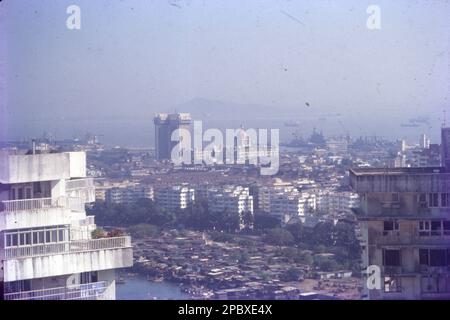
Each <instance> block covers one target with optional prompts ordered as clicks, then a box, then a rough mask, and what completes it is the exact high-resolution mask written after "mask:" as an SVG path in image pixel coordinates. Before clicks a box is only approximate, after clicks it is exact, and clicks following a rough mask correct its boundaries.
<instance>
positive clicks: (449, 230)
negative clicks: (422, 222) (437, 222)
mask: <svg viewBox="0 0 450 320" xmlns="http://www.w3.org/2000/svg"><path fill="white" fill-rule="evenodd" d="M442 227H443V229H444V235H446V236H450V221H442Z"/></svg>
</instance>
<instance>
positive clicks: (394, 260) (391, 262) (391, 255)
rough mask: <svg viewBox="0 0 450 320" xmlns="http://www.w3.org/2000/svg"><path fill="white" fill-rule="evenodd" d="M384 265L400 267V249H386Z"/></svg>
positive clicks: (384, 251)
mask: <svg viewBox="0 0 450 320" xmlns="http://www.w3.org/2000/svg"><path fill="white" fill-rule="evenodd" d="M383 265H384V266H387V267H400V266H401V263H400V250H392V249H384V250H383Z"/></svg>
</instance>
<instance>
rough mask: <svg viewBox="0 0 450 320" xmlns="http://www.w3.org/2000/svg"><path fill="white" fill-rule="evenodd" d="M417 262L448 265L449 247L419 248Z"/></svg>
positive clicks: (435, 265) (449, 260)
mask: <svg viewBox="0 0 450 320" xmlns="http://www.w3.org/2000/svg"><path fill="white" fill-rule="evenodd" d="M419 264H420V265H421V266H431V267H445V266H448V265H449V266H450V249H420V250H419Z"/></svg>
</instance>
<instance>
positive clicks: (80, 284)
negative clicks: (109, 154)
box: [0, 152, 133, 300]
mask: <svg viewBox="0 0 450 320" xmlns="http://www.w3.org/2000/svg"><path fill="white" fill-rule="evenodd" d="M94 200H95V190H94V185H93V181H92V179H90V178H87V177H86V154H85V153H84V152H64V153H41V154H29V155H24V154H6V153H0V298H2V299H5V300H29V299H30V300H65V299H71V300H73V299H82V300H91V299H95V300H100V299H115V271H114V269H117V268H124V267H130V266H131V265H132V264H133V253H132V247H131V239H130V237H128V236H120V237H104V238H96V239H93V238H92V231H93V230H95V229H96V225H95V222H94V217H93V216H87V215H86V212H85V204H86V203H89V202H93V201H94Z"/></svg>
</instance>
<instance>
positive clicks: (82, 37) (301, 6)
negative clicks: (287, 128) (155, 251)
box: [0, 0, 450, 138]
mask: <svg viewBox="0 0 450 320" xmlns="http://www.w3.org/2000/svg"><path fill="white" fill-rule="evenodd" d="M71 4H76V5H79V6H80V8H81V30H68V29H67V28H66V19H67V17H68V14H66V8H67V6H69V5H71ZM371 4H375V5H378V6H379V7H380V9H381V29H380V30H369V29H368V28H367V27H366V21H367V18H368V16H369V14H368V13H367V12H366V9H367V7H368V6H369V5H371ZM0 10H1V11H2V13H1V26H0V27H1V32H2V34H1V35H0V36H1V38H0V39H2V40H0V41H2V47H1V51H0V54H1V57H0V58H1V59H0V62H3V66H4V61H7V63H6V67H5V66H4V67H3V70H1V71H2V74H0V76H4V77H5V78H4V79H3V81H2V83H3V85H5V84H6V87H5V88H2V89H3V90H2V91H1V92H0V93H1V95H2V104H1V108H2V109H1V118H0V127H1V128H2V129H1V131H0V133H1V134H2V137H0V138H5V137H6V138H11V137H18V136H20V132H21V130H22V129H23V130H29V133H28V134H38V133H40V132H42V131H43V130H45V128H41V127H40V125H36V126H32V124H33V123H39V124H43V123H46V122H47V121H50V123H51V122H52V121H55V119H58V118H61V117H63V116H64V117H67V118H71V117H72V118H74V117H80V118H85V117H91V118H92V119H97V120H98V119H101V118H102V117H122V116H126V117H128V118H135V119H140V120H142V119H144V118H145V119H147V118H148V122H149V126H150V125H151V121H152V120H151V115H152V114H153V113H154V112H157V111H165V110H167V109H168V108H173V107H174V106H176V105H177V104H181V103H184V102H186V101H189V100H191V99H193V98H197V97H202V98H207V99H215V100H224V101H232V102H236V103H243V104H261V105H265V106H269V107H270V108H282V107H284V106H290V105H296V104H299V103H301V104H303V103H304V101H308V102H310V103H311V104H313V105H315V106H321V107H325V108H329V110H330V111H331V112H339V111H343V112H353V113H354V114H366V115H373V121H378V122H379V123H380V125H382V123H383V122H382V121H383V118H384V117H388V116H389V113H392V114H395V115H397V116H398V115H406V117H408V116H409V115H410V114H411V116H414V115H419V114H423V113H430V114H432V115H433V117H435V119H437V117H439V116H440V115H441V114H442V110H443V108H444V106H445V105H447V107H448V100H446V99H448V98H447V97H448V94H449V91H450V84H449V82H450V71H449V67H448V64H449V57H450V53H449V36H450V20H449V19H448V17H449V13H450V3H449V1H425V0H423V1H411V0H409V1H406V0H405V1H400V0H396V1H392V0H388V1H379V0H374V1H364V0H353V1H350V0H348V1H344V0H341V1H321V0H313V1H295V0H292V1H261V0H245V1H238V0H227V1H225V0H224V1H219V0H214V1H206V0H205V1H200V0H198V1H196V0H186V1H183V0H179V1H175V0H172V1H164V0H157V1H149V0H145V1H144V0H134V1H133V0H124V1H119V0H95V1H92V0H85V1H82V0H71V1H65V0H39V1H28V0H4V1H2V2H1V3H0ZM5 44H6V47H5ZM0 84H1V83H0ZM449 109H450V108H449ZM182 111H184V110H182ZM186 111H188V110H186ZM449 118H450V114H449ZM33 121H34V122H33ZM38 121H41V122H38ZM435 121H436V120H435ZM25 126H28V127H30V128H25ZM22 127H23V128H22ZM31 127H32V128H31ZM436 127H438V124H437V123H436ZM19 129H20V130H19ZM93 130H94V131H95V128H94V129H93ZM381 131H382V129H381ZM380 133H382V132H380Z"/></svg>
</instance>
